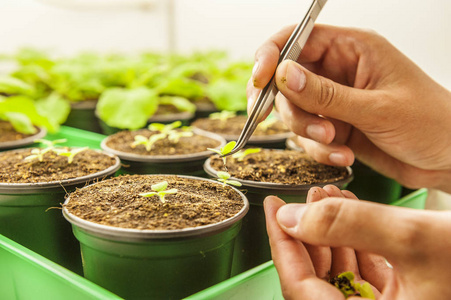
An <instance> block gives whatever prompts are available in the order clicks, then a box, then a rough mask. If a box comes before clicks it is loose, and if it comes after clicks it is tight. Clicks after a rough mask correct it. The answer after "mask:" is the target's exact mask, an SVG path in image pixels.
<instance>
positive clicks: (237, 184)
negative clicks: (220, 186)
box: [225, 180, 242, 186]
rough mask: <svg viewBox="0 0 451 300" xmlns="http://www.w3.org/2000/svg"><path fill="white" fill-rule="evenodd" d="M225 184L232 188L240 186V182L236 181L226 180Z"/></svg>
mask: <svg viewBox="0 0 451 300" xmlns="http://www.w3.org/2000/svg"><path fill="white" fill-rule="evenodd" d="M225 183H227V184H230V185H233V186H242V184H241V182H239V181H236V180H226V182H225Z"/></svg>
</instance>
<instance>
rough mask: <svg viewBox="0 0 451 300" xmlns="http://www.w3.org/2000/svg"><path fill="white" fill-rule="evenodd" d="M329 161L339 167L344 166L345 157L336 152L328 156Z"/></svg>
mask: <svg viewBox="0 0 451 300" xmlns="http://www.w3.org/2000/svg"><path fill="white" fill-rule="evenodd" d="M329 160H330V161H331V162H332V163H334V164H336V165H340V166H344V165H346V158H345V156H344V155H343V154H341V153H338V152H332V153H331V154H329Z"/></svg>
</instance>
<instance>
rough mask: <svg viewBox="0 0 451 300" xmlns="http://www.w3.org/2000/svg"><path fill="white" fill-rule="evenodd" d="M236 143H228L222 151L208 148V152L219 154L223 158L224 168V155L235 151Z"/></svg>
mask: <svg viewBox="0 0 451 300" xmlns="http://www.w3.org/2000/svg"><path fill="white" fill-rule="evenodd" d="M235 145H236V142H235V141H231V142H228V143H227V144H226V145H225V146H224V147H222V148H221V149H219V150H218V149H213V148H207V150H210V151H213V152H215V153H218V154H219V155H220V156H222V161H223V162H224V166H225V164H226V157H225V156H224V155H227V154H229V153H230V151H232V150H233V148H235Z"/></svg>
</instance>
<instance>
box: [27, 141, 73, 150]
mask: <svg viewBox="0 0 451 300" xmlns="http://www.w3.org/2000/svg"><path fill="white" fill-rule="evenodd" d="M34 142H35V143H40V144H41V145H44V146H46V147H45V149H47V148H51V149H53V148H55V145H56V144H62V143H65V142H67V139H59V140H54V141H49V140H46V139H37V140H34Z"/></svg>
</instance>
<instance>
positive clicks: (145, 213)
mask: <svg viewBox="0 0 451 300" xmlns="http://www.w3.org/2000/svg"><path fill="white" fill-rule="evenodd" d="M162 181H167V182H168V187H167V190H169V189H177V193H175V194H167V195H166V196H165V197H164V198H165V203H163V202H162V201H161V200H160V198H159V197H158V196H156V195H154V196H151V197H144V196H140V195H139V194H140V193H146V192H152V189H151V186H152V185H154V184H156V183H160V182H162ZM243 205H244V203H243V200H242V199H241V197H240V195H239V194H238V193H237V192H236V191H234V190H233V189H232V188H231V187H230V186H227V185H223V184H221V183H215V182H210V181H205V180H195V179H189V178H182V177H179V176H175V175H171V176H159V175H125V176H119V177H115V178H112V179H107V180H103V181H101V182H99V183H97V184H94V185H90V186H87V187H85V188H82V189H78V190H76V191H75V192H73V193H71V194H70V200H69V202H68V203H67V205H66V208H67V209H68V211H69V212H70V213H72V214H74V215H76V216H77V217H79V218H82V219H84V220H88V221H91V222H95V223H99V224H104V225H109V226H114V227H121V228H132V229H153V230H171V229H181V228H188V227H197V226H202V225H207V224H213V223H217V222H220V221H223V220H225V219H228V218H230V217H232V216H234V215H236V214H237V213H238V212H239V211H240V210H241V209H242V207H243Z"/></svg>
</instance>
